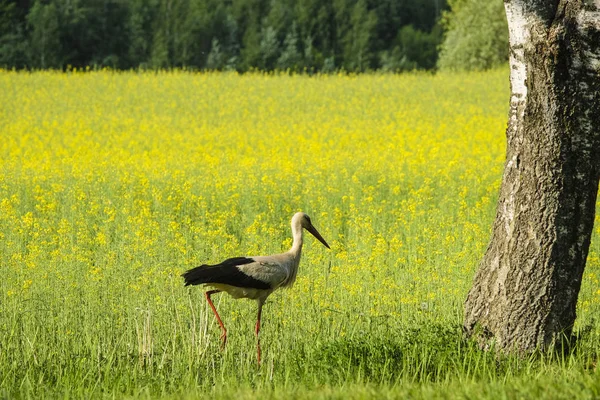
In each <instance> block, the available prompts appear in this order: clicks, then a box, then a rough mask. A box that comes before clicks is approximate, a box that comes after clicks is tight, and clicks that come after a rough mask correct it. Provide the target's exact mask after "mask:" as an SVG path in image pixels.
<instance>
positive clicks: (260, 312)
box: [254, 300, 263, 365]
mask: <svg viewBox="0 0 600 400" xmlns="http://www.w3.org/2000/svg"><path fill="white" fill-rule="evenodd" d="M262 306H263V302H262V301H260V300H259V301H258V316H257V318H256V327H255V328H254V335H256V355H257V357H258V365H260V338H259V337H258V333H259V332H260V316H261V314H262Z"/></svg>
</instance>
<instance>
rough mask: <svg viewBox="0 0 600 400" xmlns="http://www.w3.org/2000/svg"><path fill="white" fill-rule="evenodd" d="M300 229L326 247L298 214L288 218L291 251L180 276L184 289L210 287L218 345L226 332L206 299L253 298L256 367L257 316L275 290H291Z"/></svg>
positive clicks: (237, 259) (238, 259) (306, 219)
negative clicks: (218, 295) (222, 295)
mask: <svg viewBox="0 0 600 400" xmlns="http://www.w3.org/2000/svg"><path fill="white" fill-rule="evenodd" d="M302 228H304V229H306V230H307V231H309V232H310V233H311V234H312V235H313V236H314V237H316V238H317V239H318V240H319V241H320V242H321V243H323V245H325V247H327V248H328V249H329V248H330V247H329V245H328V244H327V242H326V241H325V239H323V237H322V236H321V234H320V233H319V232H318V231H317V230H316V229H315V227H314V226H313V224H312V222H311V220H310V217H309V216H308V215H306V214H305V213H303V212H298V213H296V214H294V216H293V217H292V236H293V239H294V240H293V243H292V248H291V249H290V250H288V251H287V252H285V253H281V254H275V255H272V256H257V257H234V258H229V259H227V260H225V261H223V262H221V263H220V264H215V265H206V264H204V265H201V266H199V267H196V268H192V269H190V270H188V271H187V272H185V273H184V274H183V275H182V277H183V279H184V280H185V286H189V285H200V284H204V285H206V286H209V287H212V288H213V289H212V290H209V291H207V292H206V293H205V294H204V296H205V297H206V301H207V302H208V305H209V306H210V308H211V309H212V311H213V313H214V314H215V317H216V318H217V322H218V323H219V326H220V327H221V331H222V334H221V341H222V346H223V347H225V344H226V343H227V329H226V328H225V325H224V324H223V321H222V320H221V317H220V316H219V313H218V312H217V309H216V308H215V305H214V304H213V302H212V300H211V298H210V296H211V295H213V294H215V293H219V292H226V293H228V294H229V295H231V296H232V297H233V298H234V299H241V298H247V299H253V300H256V301H257V302H258V315H257V318H256V327H255V329H254V334H255V335H256V353H257V358H258V363H259V364H260V359H261V358H260V356H261V352H260V339H259V337H258V333H259V331H260V317H261V314H262V307H263V305H264V303H265V300H266V299H267V297H269V295H270V294H271V293H273V292H274V291H275V290H277V289H279V288H283V287H291V286H292V285H293V284H294V281H295V280H296V274H297V273H298V265H299V264H300V254H301V252H302V239H303V235H302V232H303V231H302Z"/></svg>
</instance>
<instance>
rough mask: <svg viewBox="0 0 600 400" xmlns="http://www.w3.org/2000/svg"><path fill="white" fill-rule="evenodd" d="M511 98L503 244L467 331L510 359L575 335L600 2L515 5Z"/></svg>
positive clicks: (489, 264) (488, 261) (599, 124)
mask: <svg viewBox="0 0 600 400" xmlns="http://www.w3.org/2000/svg"><path fill="white" fill-rule="evenodd" d="M505 10H506V15H507V19H508V25H509V39H510V81H511V91H512V95H511V99H510V112H509V121H508V128H507V130H506V136H507V149H506V163H505V165H504V175H503V178H502V185H501V189H500V196H499V199H498V205H497V210H496V220H495V223H494V225H493V228H492V238H491V241H490V244H489V246H488V248H487V250H486V253H485V256H484V258H483V260H482V261H481V264H480V266H479V270H478V272H477V274H476V276H475V279H474V283H473V287H472V288H471V290H470V292H469V294H468V296H467V299H466V302H465V319H464V327H465V331H466V332H467V333H468V334H469V335H474V336H475V337H476V338H477V339H478V340H479V341H480V343H481V344H482V345H484V346H487V345H489V344H491V343H494V345H495V346H496V348H498V349H501V350H503V351H517V352H521V353H523V352H525V353H529V352H532V351H534V350H546V349H549V348H551V347H552V346H553V345H554V344H556V343H557V340H559V339H561V338H562V337H570V336H571V333H572V329H573V324H574V322H575V316H576V315H575V308H576V304H577V296H578V294H579V289H580V286H581V279H582V275H583V270H584V267H585V262H586V258H587V254H588V249H589V245H590V239H591V235H592V230H593V223H594V214H595V207H596V197H597V193H598V181H599V179H600V0H592V1H589V0H588V1H583V0H505Z"/></svg>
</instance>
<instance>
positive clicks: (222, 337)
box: [204, 290, 227, 348]
mask: <svg viewBox="0 0 600 400" xmlns="http://www.w3.org/2000/svg"><path fill="white" fill-rule="evenodd" d="M219 292H220V290H209V291H208V292H206V293H205V294H204V296H205V297H206V301H208V305H209V306H210V308H212V310H213V313H215V317H217V322H218V323H219V325H220V326H221V330H222V331H223V333H222V334H221V340H222V341H223V343H222V345H221V347H222V348H225V344H226V343H227V329H225V325H224V324H223V321H221V317H219V313H218V312H217V309H216V308H215V305H214V304H213V302H212V300H211V299H210V296H211V295H212V294H215V293H219Z"/></svg>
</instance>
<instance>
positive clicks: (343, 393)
mask: <svg viewBox="0 0 600 400" xmlns="http://www.w3.org/2000/svg"><path fill="white" fill-rule="evenodd" d="M508 85H509V83H508V71H507V70H506V69H501V70H497V71H492V72H485V73H470V74H456V75H444V74H440V75H429V74H417V73H415V74H406V75H360V76H353V75H334V76H313V77H308V76H301V75H286V74H274V75H273V74H247V75H238V74H234V73H231V74H226V73H220V74H219V73H202V74H199V73H190V72H186V71H178V72H156V73H151V72H144V73H134V72H128V73H119V72H111V71H98V72H89V71H88V72H78V71H71V72H68V73H59V72H34V73H21V72H11V71H1V72H0V109H1V111H0V135H1V138H2V140H1V141H0V271H1V279H0V398H7V399H8V398H11V399H12V398H43V397H51V398H81V397H84V398H90V397H91V398H157V397H166V398H169V397H170V398H196V397H197V398H201V397H203V396H207V395H213V396H217V397H222V398H236V399H239V398H255V397H266V398H308V397H311V398H395V397H398V398H404V397H411V398H431V397H439V398H451V397H470V398H476V397H484V398H496V397H508V398H518V397H529V396H536V397H539V396H541V397H545V395H547V396H549V397H554V398H557V397H565V398H568V397H571V396H573V395H574V396H577V397H583V398H594V397H596V398H597V397H598V396H600V383H599V382H600V371H599V370H598V367H597V354H598V351H599V350H600V346H599V345H598V343H599V340H598V339H599V338H600V332H599V331H600V323H599V322H597V321H596V318H597V317H598V315H599V311H600V284H599V283H600V282H599V276H600V259H599V254H600V244H599V242H598V233H599V232H600V228H598V226H600V223H598V222H599V219H598V218H597V220H596V228H595V234H594V239H593V243H592V247H591V251H590V256H589V259H588V266H587V269H586V274H585V276H584V283H583V288H582V291H581V294H580V302H579V306H578V323H577V332H578V333H579V334H580V335H581V340H580V344H579V347H580V348H579V351H577V352H574V353H572V354H569V355H566V356H563V357H562V358H560V359H559V360H556V359H553V358H552V357H550V359H549V358H542V359H530V360H517V359H512V358H507V359H503V360H498V359H496V358H495V357H494V356H493V355H491V354H489V353H486V352H483V351H481V350H479V349H477V348H476V347H475V346H474V345H473V344H471V343H470V342H469V341H467V340H465V339H464V338H463V337H462V332H461V328H460V327H461V321H462V303H463V301H464V299H465V296H466V293H467V291H468V289H469V287H470V284H471V280H472V277H473V274H474V272H475V270H476V268H477V264H478V262H479V260H480V259H481V257H482V255H483V253H484V251H485V247H486V245H487V241H488V239H489V235H490V231H491V224H492V222H493V218H494V212H495V202H496V198H497V194H498V189H499V184H500V180H501V175H502V168H503V162H504V147H505V138H504V130H505V127H506V121H507V113H508V98H509V86H508ZM296 211H304V212H306V213H308V214H309V215H310V216H311V217H312V220H313V222H314V224H315V226H317V228H318V229H319V231H320V232H321V234H322V235H323V237H324V238H325V239H326V240H327V241H328V242H329V244H330V245H331V248H332V249H331V250H327V249H326V248H325V247H323V246H322V245H320V243H318V242H317V241H316V240H314V238H312V237H311V236H307V237H306V239H305V247H304V250H303V255H302V261H301V264H300V270H299V273H298V279H297V281H296V284H295V286H294V287H293V288H292V289H291V290H285V291H279V292H276V293H275V294H273V295H272V296H271V297H270V298H269V300H268V302H267V305H266V306H265V309H264V314H263V326H262V331H261V343H262V347H263V365H262V366H261V367H257V365H256V360H255V350H254V345H255V343H254V335H253V327H254V321H255V320H254V318H255V312H256V304H255V302H253V301H248V300H233V299H231V298H230V297H228V296H227V295H216V296H215V297H214V299H216V304H217V307H218V309H219V312H220V314H221V316H222V317H223V319H224V322H225V324H226V325H227V327H228V330H229V340H228V345H227V348H226V349H225V350H224V351H221V349H220V347H219V345H220V340H219V335H220V330H219V327H218V325H217V324H216V321H215V320H214V317H213V315H212V313H211V311H210V309H209V308H208V307H207V305H206V303H205V300H204V297H203V291H202V290H200V288H198V287H194V288H191V289H190V288H184V287H183V281H182V279H181V277H180V274H181V273H182V272H183V271H185V270H186V269H188V268H191V267H193V266H196V265H200V264H203V263H217V262H219V261H221V260H223V259H225V258H228V257H232V256H252V255H261V254H272V253H276V252H281V251H285V250H287V248H288V247H289V246H290V245H291V232H290V227H289V221H290V218H291V216H292V215H293V214H294V213H295V212H296Z"/></svg>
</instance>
